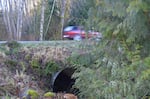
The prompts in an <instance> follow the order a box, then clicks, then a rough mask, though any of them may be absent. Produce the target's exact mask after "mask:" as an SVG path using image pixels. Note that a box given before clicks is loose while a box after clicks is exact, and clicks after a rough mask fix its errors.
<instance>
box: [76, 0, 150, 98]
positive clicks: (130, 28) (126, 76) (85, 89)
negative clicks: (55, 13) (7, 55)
mask: <svg viewBox="0 0 150 99" xmlns="http://www.w3.org/2000/svg"><path fill="white" fill-rule="evenodd" d="M93 4H94V6H93V7H90V8H89V14H88V15H89V16H88V20H87V22H86V25H87V26H89V27H90V26H93V27H94V29H96V30H99V31H101V32H102V33H103V39H102V40H101V42H100V45H99V46H98V47H96V48H95V51H93V53H92V55H94V56H96V60H94V62H91V64H88V65H82V64H83V63H82V64H80V63H75V67H76V68H77V71H76V73H75V74H74V77H75V78H77V80H76V82H75V86H76V87H77V88H79V90H80V94H79V95H80V97H82V99H83V98H84V99H144V98H145V97H147V96H148V95H150V90H149V89H150V84H149V83H150V45H149V43H150V39H149V38H150V6H149V5H150V1H149V0H93Z"/></svg>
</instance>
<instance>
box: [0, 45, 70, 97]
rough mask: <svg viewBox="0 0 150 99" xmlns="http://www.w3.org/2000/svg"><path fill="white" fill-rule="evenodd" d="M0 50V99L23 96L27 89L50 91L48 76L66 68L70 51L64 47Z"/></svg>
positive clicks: (39, 91)
mask: <svg viewBox="0 0 150 99" xmlns="http://www.w3.org/2000/svg"><path fill="white" fill-rule="evenodd" d="M1 49H2V50H0V97H2V96H3V97H5V96H11V97H23V96H26V94H27V91H28V90H29V89H33V90H36V91H37V92H38V93H39V94H40V95H42V94H43V93H45V92H46V91H50V90H51V88H50V77H51V76H52V74H53V73H54V72H56V71H58V70H59V69H61V68H64V67H65V66H66V59H67V58H68V57H69V56H70V55H71V53H72V52H71V51H70V50H69V49H68V48H65V47H56V46H51V47H50V46H38V47H22V46H21V47H20V46H19V47H18V46H17V47H15V48H10V46H6V45H5V46H3V47H1Z"/></svg>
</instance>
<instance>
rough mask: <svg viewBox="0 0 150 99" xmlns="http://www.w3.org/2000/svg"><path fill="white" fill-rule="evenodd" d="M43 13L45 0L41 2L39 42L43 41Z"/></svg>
mask: <svg viewBox="0 0 150 99" xmlns="http://www.w3.org/2000/svg"><path fill="white" fill-rule="evenodd" d="M44 11H45V0H42V9H41V21H40V41H43V27H44Z"/></svg>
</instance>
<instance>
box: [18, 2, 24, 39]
mask: <svg viewBox="0 0 150 99" xmlns="http://www.w3.org/2000/svg"><path fill="white" fill-rule="evenodd" d="M23 5H24V0H19V1H18V17H17V40H21V34H22V20H23Z"/></svg>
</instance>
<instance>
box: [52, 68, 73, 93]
mask: <svg viewBox="0 0 150 99" xmlns="http://www.w3.org/2000/svg"><path fill="white" fill-rule="evenodd" d="M74 71H75V69H73V68H65V69H63V70H61V71H59V72H57V73H56V74H55V75H54V76H53V80H52V81H53V82H52V88H53V92H56V93H58V92H67V93H68V92H69V93H74V92H73V91H74V90H72V85H74V82H75V79H72V78H71V77H72V75H73V73H74Z"/></svg>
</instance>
